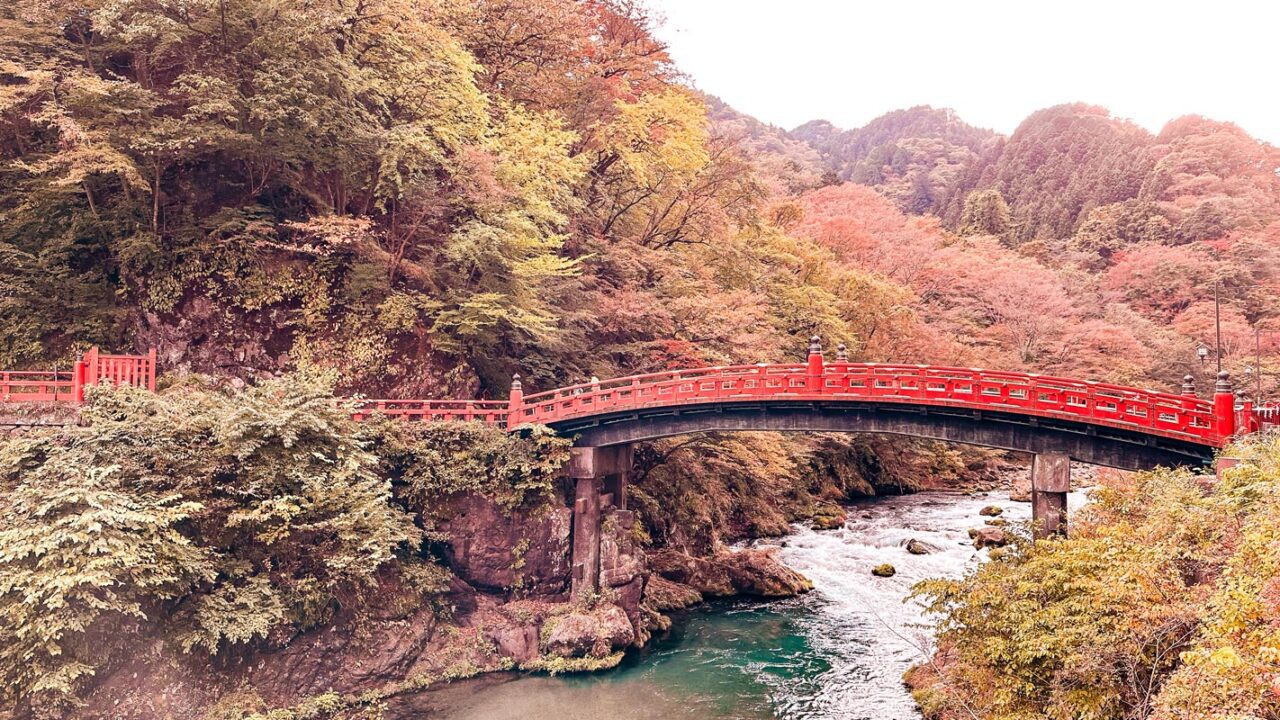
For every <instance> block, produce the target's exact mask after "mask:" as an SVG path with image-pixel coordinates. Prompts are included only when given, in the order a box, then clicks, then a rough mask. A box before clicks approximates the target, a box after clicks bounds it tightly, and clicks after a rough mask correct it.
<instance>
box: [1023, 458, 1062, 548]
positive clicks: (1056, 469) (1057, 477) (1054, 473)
mask: <svg viewBox="0 0 1280 720" xmlns="http://www.w3.org/2000/svg"><path fill="white" fill-rule="evenodd" d="M1070 491H1071V458H1069V457H1067V456H1066V455H1064V454H1062V453H1038V454H1037V455H1036V456H1035V457H1034V458H1032V460H1031V518H1032V525H1033V526H1034V527H1033V530H1034V537H1035V538H1036V539H1037V540H1039V539H1042V538H1047V537H1049V536H1051V535H1066V534H1067V493H1068V492H1070Z"/></svg>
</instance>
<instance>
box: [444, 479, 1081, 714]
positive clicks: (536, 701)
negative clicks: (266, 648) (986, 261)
mask: <svg viewBox="0 0 1280 720" xmlns="http://www.w3.org/2000/svg"><path fill="white" fill-rule="evenodd" d="M1071 501H1072V504H1073V506H1074V505H1075V504H1078V502H1080V501H1081V498H1080V497H1079V496H1077V495H1074V494H1073V496H1072V497H1071ZM985 505H998V506H1000V507H1001V508H1003V509H1004V515H1003V517H1005V518H1007V519H1008V520H1010V521H1011V522H1019V521H1025V520H1029V519H1030V514H1031V506H1030V505H1029V504H1026V503H1014V502H1010V501H1009V497H1008V493H1004V492H993V493H990V494H989V495H979V496H967V495H962V494H954V493H920V494H917V495H908V496H903V497H890V498H883V499H876V500H872V501H867V502H864V503H861V504H859V505H856V506H853V507H851V508H849V521H848V523H847V524H846V525H845V527H843V528H840V529H837V530H828V531H821V532H816V531H814V530H811V529H809V528H807V527H804V526H800V525H797V526H796V527H795V533H794V534H793V535H791V536H789V537H786V538H781V539H776V540H768V541H758V542H759V544H769V545H781V546H782V547H781V558H782V560H783V561H784V562H785V563H786V564H788V565H790V566H791V567H793V568H795V569H797V570H799V571H800V572H802V573H804V574H805V575H806V576H808V577H809V578H810V579H812V580H813V583H814V592H812V593H810V594H808V595H805V596H803V597H799V598H792V599H788V600H781V601H776V602H768V603H762V602H758V601H755V602H753V601H744V600H734V601H723V602H713V603H708V604H706V605H703V606H700V607H698V608H694V609H691V610H689V611H686V612H684V613H680V614H678V615H676V616H675V617H674V620H675V624H674V626H673V628H672V630H671V632H670V633H669V634H667V635H666V636H665V637H663V638H660V639H658V640H656V641H655V642H653V643H651V645H650V647H648V648H646V649H645V650H644V651H642V652H637V653H633V654H632V655H630V656H628V658H627V659H626V660H625V661H624V662H623V664H622V666H621V667H619V668H618V669H616V670H614V671H611V672H606V673H601V674H596V675H578V676H567V677H554V678H552V677H545V676H531V675H516V674H505V675H495V676H489V677H482V678H478V679H476V680H470V681H466V682H461V683H456V684H454V685H451V686H447V687H445V688H442V689H439V690H435V691H432V692H431V693H429V694H428V695H429V697H430V699H429V700H428V703H427V704H428V706H429V707H431V710H430V711H428V713H427V714H428V716H429V717H432V718H442V719H445V720H505V719H507V718H521V719H522V720H659V719H671V720H682V719H686V718H687V719H689V720H693V719H695V718H696V719H697V720H917V719H918V718H919V717H920V715H919V713H918V712H917V711H916V709H915V704H914V703H913V702H912V700H911V696H910V695H909V694H908V693H907V691H906V689H905V688H904V687H903V685H902V673H903V672H904V671H905V670H906V669H907V667H908V666H910V665H911V664H913V663H916V662H920V661H921V660H923V659H924V653H923V648H926V647H928V644H929V633H928V632H927V630H926V629H925V627H923V626H922V623H921V621H922V617H921V615H920V612H919V608H918V607H916V606H915V605H914V604H912V603H904V600H905V599H906V598H907V596H908V594H909V592H910V589H911V586H912V585H913V584H914V583H916V582H917V581H919V580H923V579H925V578H930V577H942V576H955V575H958V574H960V573H962V572H964V570H965V568H966V567H969V566H970V565H971V564H973V563H977V562H979V560H980V557H981V555H982V554H983V553H984V552H985V551H977V550H975V549H974V547H973V545H972V544H971V543H970V542H969V537H968V530H969V528H972V527H977V526H981V525H982V522H983V520H984V519H985V518H983V517H982V516H980V515H979V514H978V511H979V510H980V509H982V507H983V506H985ZM912 538H915V539H917V540H920V541H922V542H924V543H927V544H928V545H930V546H931V547H933V548H934V549H935V550H934V552H932V553H930V554H928V555H911V554H909V553H907V551H906V549H905V547H904V546H905V544H906V542H907V541H908V540H909V539H912ZM886 562H887V563H891V564H893V565H894V566H895V568H896V569H897V574H896V575H895V576H894V577H892V578H877V577H873V576H872V575H871V574H870V570H871V568H872V567H874V566H876V565H879V564H880V563H886Z"/></svg>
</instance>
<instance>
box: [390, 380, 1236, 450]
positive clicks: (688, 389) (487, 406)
mask: <svg viewBox="0 0 1280 720" xmlns="http://www.w3.org/2000/svg"><path fill="white" fill-rule="evenodd" d="M815 365H816V363H812V362H809V363H804V364H776V365H739V366H733V367H718V368H697V369H693V370H678V371H673V372H665V373H652V374H648V375H636V376H632V377H623V378H615V379H612V380H602V381H600V382H597V383H587V384H582V385H574V386H570V387H565V388H559V389H556V390H550V391H547V392H542V393H533V394H530V395H524V394H522V393H521V394H518V395H514V397H517V398H519V399H518V401H517V404H514V405H510V406H508V404H507V403H504V402H500V401H467V400H415V401H409V400H399V401H378V402H382V403H388V405H387V408H386V410H385V412H387V413H388V414H392V415H400V416H405V417H407V418H413V419H459V420H480V421H482V422H492V423H496V424H503V425H506V426H507V427H512V428H514V427H517V426H519V425H523V424H528V423H543V424H546V423H554V422H559V421H564V420H573V419H581V418H587V417H591V416H594V415H603V414H606V413H612V412H619V411H625V410H635V409H642V408H658V407H676V406H680V405H696V404H706V403H733V402H743V403H749V402H755V401H759V400H763V399H769V400H796V401H822V400H850V401H859V402H866V401H870V402H881V403H889V404H913V405H929V406H935V407H958V408H970V409H977V410H982V409H988V410H997V411H1001V412H1009V413H1015V414H1020V415H1031V416H1036V417H1045V418H1058V419H1064V420H1074V421H1077V422H1084V423H1088V424H1092V425H1101V426H1107V427H1114V428H1120V429H1125V430H1137V431H1140V432H1144V433H1147V434H1151V435H1159V436H1162V437H1168V438H1173V439H1177V440H1184V441H1188V442H1193V443H1199V444H1203V445H1210V446H1214V447H1221V446H1222V445H1224V444H1225V442H1226V436H1224V435H1222V434H1221V433H1220V432H1219V429H1220V428H1221V427H1222V426H1223V424H1222V423H1220V422H1219V421H1218V418H1217V417H1216V416H1215V414H1214V405H1213V403H1212V402H1210V401H1207V400H1200V399H1198V398H1193V397H1188V396H1186V395H1176V394H1173V393H1164V392H1153V391H1149V390H1142V389H1139V388H1132V387H1125V386H1121V385H1110V384H1107V383H1094V382H1085V381H1082V380H1074V379H1072V378H1062V377H1053V376H1047V375H1034V374H1029V373H1014V372H1001V371H993V370H978V369H973V368H955V367H934V366H921V365H896V364H864V363H845V362H836V363H832V364H829V365H826V366H817V368H820V374H819V375H817V377H816V378H815V369H817V368H815ZM508 407H510V409H511V410H513V411H514V412H508V411H507V410H508Z"/></svg>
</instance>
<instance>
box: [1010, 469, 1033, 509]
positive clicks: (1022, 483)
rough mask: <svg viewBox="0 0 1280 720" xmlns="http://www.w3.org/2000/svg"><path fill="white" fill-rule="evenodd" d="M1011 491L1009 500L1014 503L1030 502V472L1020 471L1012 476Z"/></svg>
mask: <svg viewBox="0 0 1280 720" xmlns="http://www.w3.org/2000/svg"><path fill="white" fill-rule="evenodd" d="M1012 485H1013V489H1012V490H1011V491H1010V492H1009V499H1010V500H1012V501H1014V502H1031V472H1030V471H1029V470H1021V471H1020V472H1018V473H1016V474H1015V475H1014V476H1013V482H1012Z"/></svg>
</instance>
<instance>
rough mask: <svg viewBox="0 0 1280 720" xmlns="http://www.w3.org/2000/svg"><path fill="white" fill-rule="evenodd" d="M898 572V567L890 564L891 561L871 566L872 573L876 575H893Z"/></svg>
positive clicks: (885, 576)
mask: <svg viewBox="0 0 1280 720" xmlns="http://www.w3.org/2000/svg"><path fill="white" fill-rule="evenodd" d="M897 573H898V570H897V568H895V567H894V566H892V565H890V564H889V563H884V564H883V565H877V566H875V567H873V568H871V574H872V575H875V576H876V577H883V578H887V577H893V576H894V575H896V574H897Z"/></svg>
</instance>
